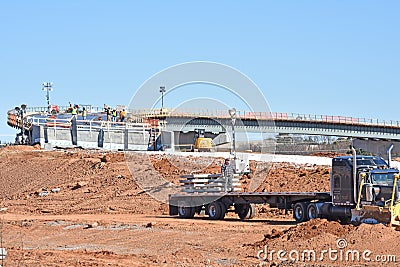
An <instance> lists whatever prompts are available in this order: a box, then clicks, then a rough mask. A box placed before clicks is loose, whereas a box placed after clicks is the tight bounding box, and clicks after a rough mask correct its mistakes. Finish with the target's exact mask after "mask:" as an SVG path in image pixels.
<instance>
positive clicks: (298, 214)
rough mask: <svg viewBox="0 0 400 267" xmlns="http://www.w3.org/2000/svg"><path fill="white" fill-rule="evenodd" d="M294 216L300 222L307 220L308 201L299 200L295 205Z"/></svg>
mask: <svg viewBox="0 0 400 267" xmlns="http://www.w3.org/2000/svg"><path fill="white" fill-rule="evenodd" d="M293 218H294V219H295V220H296V222H298V223H301V222H305V221H307V203H304V202H299V203H296V204H295V205H294V207H293Z"/></svg>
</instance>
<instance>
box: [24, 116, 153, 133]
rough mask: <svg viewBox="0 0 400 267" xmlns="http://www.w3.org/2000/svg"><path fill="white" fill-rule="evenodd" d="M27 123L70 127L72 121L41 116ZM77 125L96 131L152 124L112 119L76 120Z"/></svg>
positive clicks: (131, 128) (143, 127)
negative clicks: (113, 120) (114, 120)
mask: <svg viewBox="0 0 400 267" xmlns="http://www.w3.org/2000/svg"><path fill="white" fill-rule="evenodd" d="M27 121H28V123H31V124H32V125H36V126H46V127H48V128H54V129H56V128H70V127H71V125H72V123H71V119H59V118H51V117H49V118H41V117H28V118H27ZM76 122H77V127H78V129H79V130H82V131H85V130H86V131H89V132H91V131H98V130H100V129H103V130H106V131H110V132H113V131H124V130H130V131H132V130H133V131H135V130H138V131H142V130H149V129H150V128H151V127H152V125H151V124H150V123H132V122H112V121H98V120H79V119H77V120H76Z"/></svg>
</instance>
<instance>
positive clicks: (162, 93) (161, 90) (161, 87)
mask: <svg viewBox="0 0 400 267" xmlns="http://www.w3.org/2000/svg"><path fill="white" fill-rule="evenodd" d="M160 93H161V113H162V112H163V109H164V93H165V86H160Z"/></svg>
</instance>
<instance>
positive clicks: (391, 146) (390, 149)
mask: <svg viewBox="0 0 400 267" xmlns="http://www.w3.org/2000/svg"><path fill="white" fill-rule="evenodd" d="M393 147H394V145H393V144H391V145H390V146H389V147H388V149H387V158H388V162H387V163H388V166H389V168H390V167H391V166H390V165H391V164H392V149H393Z"/></svg>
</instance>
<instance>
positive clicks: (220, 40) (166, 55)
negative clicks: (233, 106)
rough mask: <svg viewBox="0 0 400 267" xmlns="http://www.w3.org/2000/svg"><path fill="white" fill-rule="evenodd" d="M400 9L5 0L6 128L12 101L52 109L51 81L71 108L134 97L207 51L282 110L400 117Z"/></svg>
mask: <svg viewBox="0 0 400 267" xmlns="http://www.w3.org/2000/svg"><path fill="white" fill-rule="evenodd" d="M189 2H192V1H189ZM399 14H400V2H399V1H197V2H196V3H188V1H179V2H178V1H99V0H96V1H40V0H37V1H2V3H1V7H0V36H1V42H0V51H1V53H0V77H1V84H0V87H1V92H2V97H1V98H0V107H1V109H0V113H1V114H2V115H1V119H0V134H1V135H7V134H14V133H15V130H13V129H11V128H10V127H8V126H7V125H6V111H7V110H8V109H11V108H13V107H14V106H16V105H20V104H21V103H27V104H28V105H29V106H45V104H46V103H45V98H44V93H43V92H42V91H41V83H42V82H43V81H53V82H54V92H53V94H52V97H53V99H54V102H55V103H56V104H59V105H66V104H67V103H68V101H70V100H71V101H72V102H74V103H88V104H89V103H91V104H94V105H99V106H101V105H103V104H104V103H107V104H110V105H115V104H128V103H129V99H130V98H131V96H132V94H133V93H134V91H135V90H136V89H137V88H138V87H139V86H140V85H141V84H142V83H143V82H144V81H145V80H146V79H147V78H149V77H150V76H151V75H153V74H155V73H156V72H158V71H160V70H162V69H164V68H167V67H169V66H171V65H175V64H179V63H183V62H188V61H197V60H201V61H215V62H219V63H223V64H227V65H229V66H232V67H234V68H236V69H238V70H240V71H242V72H243V73H245V74H246V75H248V76H249V77H250V78H251V79H252V80H253V81H254V82H255V83H256V84H257V85H258V86H259V87H260V88H261V89H262V91H263V92H264V94H265V96H266V98H267V100H268V101H269V103H270V106H271V109H272V111H277V112H297V113H311V114H329V115H344V116H355V117H372V118H379V119H387V120H400V113H399V112H398V109H399V107H398V103H397V102H398V100H399V97H400V16H399ZM155 90H157V88H155ZM207 92H209V93H211V94H212V90H208V91H207ZM168 101H169V100H168V99H166V103H167V105H168ZM170 101H171V100H170ZM0 139H1V140H4V138H3V137H2V136H0Z"/></svg>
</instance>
